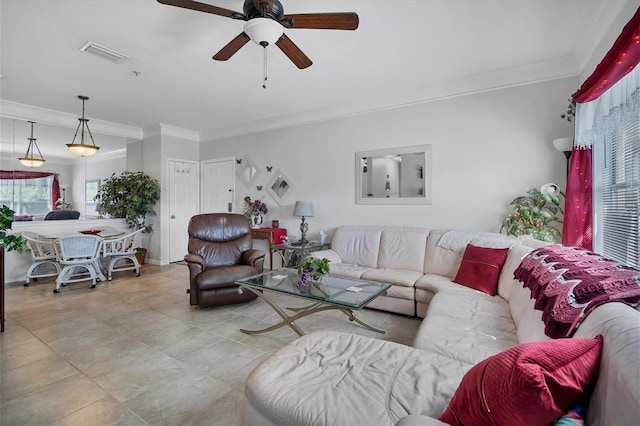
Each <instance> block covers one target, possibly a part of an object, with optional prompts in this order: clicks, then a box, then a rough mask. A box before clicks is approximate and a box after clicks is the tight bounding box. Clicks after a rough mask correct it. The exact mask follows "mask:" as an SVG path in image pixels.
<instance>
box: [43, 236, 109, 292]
mask: <svg viewBox="0 0 640 426" xmlns="http://www.w3.org/2000/svg"><path fill="white" fill-rule="evenodd" d="M102 241H103V240H102V238H100V237H98V236H95V235H72V236H66V237H60V238H58V239H57V240H56V242H55V245H54V247H55V249H56V255H57V256H58V262H59V263H60V264H61V265H63V266H64V268H62V271H60V274H59V275H58V278H57V279H56V288H55V289H54V290H53V292H54V293H58V292H60V286H62V285H63V284H66V283H75V282H80V281H86V280H91V288H95V287H96V281H97V278H98V277H100V275H101V273H100V272H98V268H99V267H100V266H99V259H100V253H101V251H102Z"/></svg>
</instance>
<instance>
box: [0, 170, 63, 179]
mask: <svg viewBox="0 0 640 426" xmlns="http://www.w3.org/2000/svg"><path fill="white" fill-rule="evenodd" d="M48 176H55V173H51V172H28V171H25V170H0V179H38V178H43V177H48Z"/></svg>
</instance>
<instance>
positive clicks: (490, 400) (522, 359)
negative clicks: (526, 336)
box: [440, 335, 602, 425]
mask: <svg viewBox="0 0 640 426" xmlns="http://www.w3.org/2000/svg"><path fill="white" fill-rule="evenodd" d="M601 349H602V336H600V335H598V336H597V337H596V338H593V339H556V340H548V341H544V342H533V343H526V344H522V345H518V346H516V347H513V348H511V349H508V350H506V351H504V352H501V353H500V354H497V355H495V356H492V357H490V358H488V359H486V360H484V361H482V362H481V363H480V364H478V365H476V366H475V367H473V368H472V369H471V370H470V371H469V372H468V373H467V374H466V375H465V376H464V378H463V379H462V383H461V384H460V387H459V388H458V390H456V393H455V395H454V396H453V399H452V400H451V402H450V403H449V406H448V407H447V409H446V411H445V412H444V413H443V414H442V416H441V417H440V420H442V421H444V422H446V423H449V424H452V425H454V424H458V425H462V424H464V425H470V424H510V425H548V424H549V423H551V422H553V421H554V420H556V419H558V418H560V417H561V416H562V415H563V414H564V413H565V412H566V411H567V410H569V409H570V408H571V407H572V406H573V405H574V404H576V403H577V402H578V401H579V400H580V399H581V398H582V396H583V395H584V393H585V391H586V390H587V389H588V388H589V386H590V384H591V382H592V381H593V379H594V378H595V375H596V371H597V369H598V364H599V361H600V352H601Z"/></svg>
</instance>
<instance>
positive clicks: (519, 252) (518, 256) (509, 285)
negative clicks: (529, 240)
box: [498, 245, 532, 301]
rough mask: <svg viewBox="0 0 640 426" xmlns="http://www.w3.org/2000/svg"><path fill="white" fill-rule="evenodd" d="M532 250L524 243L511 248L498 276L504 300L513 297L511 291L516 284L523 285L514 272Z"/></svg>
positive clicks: (499, 292)
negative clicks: (514, 275)
mask: <svg viewBox="0 0 640 426" xmlns="http://www.w3.org/2000/svg"><path fill="white" fill-rule="evenodd" d="M531 250H532V249H531V247H527V246H523V245H515V246H513V247H511V249H510V250H509V254H508V255H507V259H506V260H505V261H504V265H502V270H501V271H500V276H499V277H498V294H499V295H500V297H502V298H503V299H504V300H507V301H508V300H509V299H510V298H511V292H512V290H513V287H514V286H519V287H522V284H521V283H520V282H519V281H518V280H516V279H515V278H514V277H513V272H514V271H515V270H516V268H517V267H518V266H519V265H520V262H522V259H523V258H524V257H525V256H526V255H527V254H529V253H530V252H531Z"/></svg>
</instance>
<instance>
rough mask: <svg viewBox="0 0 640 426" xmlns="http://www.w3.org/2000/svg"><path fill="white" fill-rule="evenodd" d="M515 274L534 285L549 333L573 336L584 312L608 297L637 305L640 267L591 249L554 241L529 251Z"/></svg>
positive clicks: (639, 289) (530, 285) (520, 279)
mask: <svg viewBox="0 0 640 426" xmlns="http://www.w3.org/2000/svg"><path fill="white" fill-rule="evenodd" d="M514 277H515V278H516V279H517V280H519V281H521V282H523V283H524V287H527V288H529V289H530V290H531V297H532V298H534V299H535V300H536V302H535V308H536V309H538V310H541V311H542V320H543V321H544V323H545V334H546V335H547V336H549V337H553V338H560V337H571V336H572V335H573V333H574V332H575V331H576V329H577V328H578V326H579V325H580V323H581V322H582V321H583V320H584V318H585V317H586V316H587V315H588V314H589V313H590V312H591V311H593V310H594V309H595V308H596V307H597V306H600V305H602V304H603V303H606V302H624V303H626V304H628V305H631V306H637V305H638V302H639V301H640V270H638V269H635V268H632V267H630V266H627V265H624V264H622V263H620V262H616V261H614V260H611V259H607V258H604V257H602V256H601V255H599V254H596V253H593V252H590V251H588V250H585V249H582V248H578V247H569V246H563V245H560V244H552V245H549V246H545V247H542V248H539V249H536V250H534V251H532V252H531V253H529V254H528V255H527V256H526V257H525V258H524V259H523V260H522V262H521V263H520V266H518V268H517V269H516V270H515V272H514Z"/></svg>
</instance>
